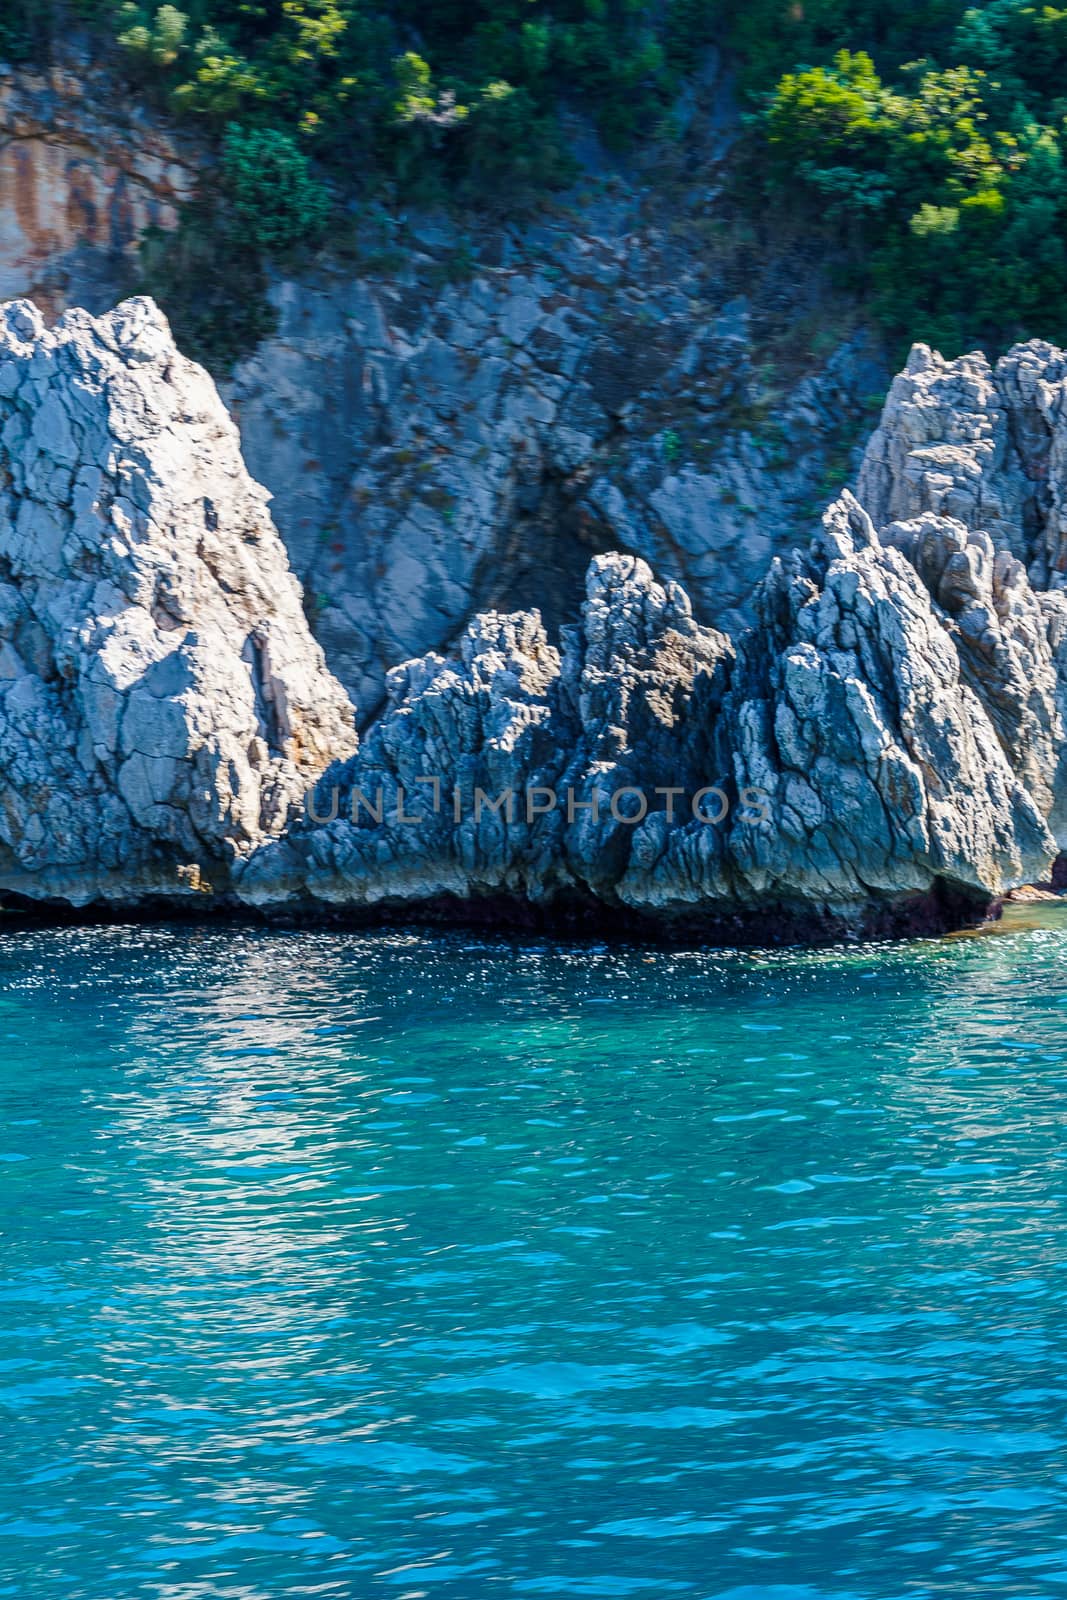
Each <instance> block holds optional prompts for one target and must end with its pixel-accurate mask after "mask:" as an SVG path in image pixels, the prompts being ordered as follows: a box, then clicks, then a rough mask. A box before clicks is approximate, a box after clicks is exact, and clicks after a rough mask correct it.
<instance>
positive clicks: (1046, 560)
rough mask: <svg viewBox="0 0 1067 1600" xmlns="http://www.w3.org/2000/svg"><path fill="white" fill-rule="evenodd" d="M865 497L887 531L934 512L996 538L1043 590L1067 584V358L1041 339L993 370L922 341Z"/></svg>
mask: <svg viewBox="0 0 1067 1600" xmlns="http://www.w3.org/2000/svg"><path fill="white" fill-rule="evenodd" d="M857 494H858V496H859V499H860V501H861V503H862V504H863V505H864V506H865V507H866V508H867V510H868V511H869V513H870V515H871V518H872V519H873V521H874V524H875V526H876V527H878V528H881V527H883V526H885V524H886V523H888V522H892V521H895V520H899V519H906V518H909V517H915V516H919V515H921V514H922V513H923V512H927V511H928V512H933V513H935V514H936V515H940V516H947V517H953V518H955V519H957V520H958V521H960V522H962V523H963V524H964V526H965V527H967V528H970V529H972V530H974V531H982V532H985V533H987V534H988V535H989V536H990V538H991V539H992V541H993V543H994V545H996V546H997V547H998V548H1002V549H1006V550H1010V551H1011V552H1012V554H1013V555H1015V556H1016V557H1017V558H1018V559H1019V560H1020V561H1022V562H1023V563H1024V564H1025V565H1026V567H1027V569H1028V571H1029V574H1030V578H1031V581H1032V583H1033V584H1034V587H1035V588H1037V589H1046V590H1057V589H1062V588H1064V587H1065V586H1067V356H1065V355H1064V353H1063V351H1062V350H1058V349H1057V348H1056V347H1055V345H1051V344H1047V343H1046V342H1045V341H1043V340H1040V339H1032V340H1031V341H1030V342H1029V343H1028V344H1019V345H1015V346H1014V347H1013V348H1012V349H1011V350H1009V351H1008V353H1007V354H1006V355H1004V356H1001V358H1000V360H999V361H998V362H997V363H996V365H995V366H990V364H989V362H988V360H987V359H986V357H985V356H984V355H983V354H982V353H981V351H975V352H973V353H972V354H970V355H965V356H960V357H959V358H958V359H957V360H955V361H946V360H945V359H944V357H942V356H940V355H938V354H937V352H936V351H932V350H931V349H930V348H929V346H927V345H924V344H917V345H915V346H914V347H913V348H912V352H911V355H910V356H909V358H908V363H907V366H906V367H905V369H904V371H903V372H902V373H900V374H899V375H898V376H897V377H896V378H895V379H894V380H893V383H892V386H891V388H890V391H889V396H888V398H887V400H886V404H885V409H884V411H883V413H882V419H881V423H880V425H879V427H878V428H877V429H876V431H875V433H874V434H873V436H872V438H871V441H870V443H869V445H868V446H867V450H866V453H865V455H864V458H863V463H862V466H861V468H860V473H859V480H858V485H857Z"/></svg>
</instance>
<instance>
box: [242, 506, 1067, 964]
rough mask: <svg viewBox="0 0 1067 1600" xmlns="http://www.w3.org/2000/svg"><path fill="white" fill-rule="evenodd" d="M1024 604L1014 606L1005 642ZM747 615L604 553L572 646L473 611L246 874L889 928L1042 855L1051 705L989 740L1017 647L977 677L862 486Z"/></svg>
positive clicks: (378, 898) (319, 887) (397, 675)
mask: <svg viewBox="0 0 1067 1600" xmlns="http://www.w3.org/2000/svg"><path fill="white" fill-rule="evenodd" d="M959 532H960V536H961V537H962V538H963V540H964V541H965V540H966V535H965V533H964V532H963V530H962V529H961V530H959ZM902 537H903V535H902ZM1000 577H1001V587H1002V588H1003V587H1004V585H1005V583H1006V582H1007V578H1008V575H1006V574H1003V573H1001V575H1000ZM1023 583H1025V580H1023ZM1035 607H1036V602H1033V597H1032V596H1028V603H1027V604H1024V603H1023V600H1022V598H1019V600H1018V604H1017V614H1016V618H1015V620H1014V621H1013V623H1012V625H1011V627H1013V628H1014V630H1015V631H1014V633H1013V634H1012V638H1011V643H1012V644H1014V645H1017V647H1018V648H1020V649H1021V648H1022V646H1021V643H1020V641H1021V639H1022V637H1023V635H1024V633H1025V626H1024V622H1023V621H1022V620H1020V619H1022V618H1026V619H1029V620H1030V621H1032V620H1033V616H1034V614H1035ZM757 609H758V621H757V624H756V625H755V627H754V628H753V629H752V630H750V631H749V632H748V633H746V634H745V635H744V636H743V637H742V639H741V640H740V642H739V645H738V649H737V653H736V657H735V652H734V649H733V647H732V646H731V645H730V643H729V641H728V640H727V639H726V638H725V637H724V636H723V635H721V634H719V633H716V632H715V631H714V630H710V629H706V628H703V627H701V626H700V625H699V624H697V623H696V622H694V620H693V617H692V611H691V607H690V605H689V602H688V600H687V598H686V596H685V595H684V593H682V591H680V590H679V589H678V588H677V587H676V586H674V585H667V586H662V585H660V584H659V583H657V582H656V580H655V579H654V577H653V575H652V573H651V571H650V570H649V568H648V567H647V566H646V565H645V564H644V563H643V562H640V561H635V560H634V559H633V558H631V557H621V556H603V557H598V558H597V559H595V560H594V561H593V563H592V565H591V567H590V571H589V576H588V580H587V598H586V602H585V607H584V616H583V623H582V626H581V628H580V629H577V628H575V629H568V630H565V631H564V635H563V639H562V649H561V650H560V651H559V652H557V651H556V650H555V649H554V648H553V647H552V646H551V645H550V643H549V641H548V639H547V638H546V635H545V632H544V629H543V627H542V626H541V622H540V618H539V617H538V616H537V615H536V614H518V615H514V616H500V615H496V614H493V615H490V616H488V617H482V618H479V619H478V620H477V621H476V622H475V623H473V624H472V625H471V627H470V628H469V629H468V630H467V633H466V635H465V637H464V641H463V646H462V650H461V655H460V660H459V661H458V662H449V661H445V660H444V659H442V658H440V657H430V658H428V659H424V660H422V661H419V662H415V663H411V664H410V665H409V666H407V667H405V668H403V669H399V670H398V671H396V672H394V673H393V674H392V675H391V677H390V680H389V690H390V698H391V704H390V708H389V710H388V711H387V713H386V714H385V716H384V717H383V718H382V719H381V721H380V722H379V723H378V724H377V726H376V727H375V728H374V730H373V731H372V733H371V734H370V736H369V737H368V738H367V740H366V742H365V744H364V745H363V747H362V749H361V750H360V752H359V753H358V755H357V756H356V757H355V758H354V759H353V760H352V761H351V762H349V763H347V764H346V765H344V766H343V767H342V768H340V769H335V770H334V771H332V772H330V773H327V774H326V776H325V778H324V780H323V782H322V783H321V784H320V786H319V789H318V792H317V795H316V798H315V800H314V803H313V805H312V808H311V814H310V815H309V816H308V817H307V818H306V819H305V821H304V823H303V824H302V825H299V826H297V827H295V828H294V829H292V830H291V831H290V833H289V834H288V836H287V837H286V839H285V840H283V841H281V842H280V843H278V844H274V845H271V846H268V847H266V848H265V849H263V850H261V851H259V852H257V853H256V854H255V855H254V856H252V857H251V858H250V859H249V860H248V861H247V863H246V864H245V865H244V866H243V868H242V870H241V874H240V879H239V884H238V892H239V893H240V895H241V896H242V898H244V899H246V900H248V901H250V902H252V903H257V904H271V905H277V904H278V903H285V902H289V903H291V904H295V905H297V906H304V907H306V906H311V905H315V904H319V905H334V906H336V905H345V906H353V905H355V906H367V905H372V904H381V903H383V902H384V903H386V904H388V903H392V904H396V903H398V902H405V901H410V900H427V899H431V898H433V897H438V896H451V897H453V898H458V899H460V900H464V901H468V902H470V901H474V902H477V901H478V900H479V899H484V898H485V897H487V896H507V897H511V898H514V899H521V900H524V901H528V902H534V903H541V902H545V901H557V902H561V903H563V904H567V903H568V902H574V901H578V902H579V903H582V902H585V903H590V902H593V903H599V904H601V905H602V906H605V907H607V908H615V911H616V913H618V914H622V915H626V914H628V913H634V914H637V915H639V916H641V917H647V918H655V919H658V920H659V921H660V923H661V924H667V925H670V924H671V923H672V922H679V921H681V922H683V923H691V922H693V921H694V920H699V921H701V922H702V923H704V924H705V925H711V926H719V927H731V928H734V929H736V928H738V927H743V926H744V925H745V924H746V923H747V924H748V925H749V926H753V925H758V926H760V927H762V928H764V930H765V929H766V925H767V918H768V917H773V918H774V919H777V923H778V927H779V931H781V930H790V931H796V930H798V929H803V930H806V931H808V932H809V933H810V932H811V931H812V930H813V929H814V930H818V929H822V930H824V931H827V930H830V929H832V928H837V929H841V928H844V927H850V928H860V927H864V926H867V927H870V926H880V925H885V923H886V920H887V919H888V921H889V922H891V921H892V918H893V916H894V915H898V916H903V917H906V916H907V914H908V911H909V908H910V909H911V911H912V912H915V911H917V909H918V908H920V907H923V906H929V904H930V901H931V898H932V897H936V895H937V894H938V893H942V894H943V893H944V892H945V891H948V892H949V893H950V894H952V895H954V896H956V897H957V901H961V900H962V901H965V900H967V899H970V900H971V901H972V902H973V903H974V904H976V905H977V904H981V903H984V902H985V901H987V900H988V899H989V898H991V897H992V896H994V895H996V894H999V893H1002V892H1003V891H1004V890H1006V889H1009V888H1011V887H1012V886H1013V885H1015V884H1017V883H1020V882H1025V881H1027V880H1028V879H1029V878H1032V877H1034V876H1039V875H1041V874H1042V873H1044V872H1046V871H1047V869H1048V867H1049V865H1050V863H1051V859H1052V856H1053V855H1054V853H1055V843H1054V840H1053V838H1052V837H1051V835H1050V833H1049V830H1048V828H1047V826H1046V823H1045V816H1046V814H1047V811H1048V809H1049V806H1050V804H1051V779H1052V776H1053V772H1052V769H1053V767H1054V763H1055V751H1056V749H1057V748H1058V746H1059V744H1060V743H1061V742H1062V734H1061V732H1060V729H1059V725H1058V723H1055V716H1056V713H1055V709H1054V706H1053V704H1052V702H1051V699H1050V700H1048V701H1047V702H1045V703H1044V704H1043V706H1042V707H1041V710H1042V711H1043V714H1044V717H1045V721H1046V724H1048V725H1047V726H1042V727H1040V728H1039V727H1038V726H1036V721H1037V719H1038V707H1037V705H1036V703H1035V707H1034V717H1035V726H1034V727H1033V728H1032V729H1030V730H1029V736H1028V737H1019V738H1018V739H1017V740H1016V741H1015V742H1014V743H1012V741H1011V740H1002V739H1001V738H1000V737H998V733H997V729H996V726H995V723H994V717H997V718H1000V717H1002V716H1003V710H1004V705H1005V703H1006V699H1007V696H1008V695H1009V694H1010V693H1011V692H1012V691H1013V690H1014V689H1016V688H1017V687H1018V685H1017V683H1016V681H1015V676H1014V675H1015V671H1016V668H1017V666H1018V661H1017V658H1016V656H1015V655H1014V654H1013V653H1012V648H1011V647H1010V645H1005V649H1004V658H1003V667H1004V672H1003V677H1004V678H1005V679H1006V683H1002V681H1001V675H998V673H997V672H996V671H995V670H993V669H992V668H990V669H989V670H988V671H986V672H985V673H984V674H983V673H977V672H972V670H971V668H970V666H969V665H968V663H967V661H966V659H965V650H964V649H961V648H960V646H959V644H958V642H957V641H958V640H959V641H963V640H964V639H965V637H966V636H965V635H964V634H963V632H962V631H961V630H960V628H959V623H958V619H952V618H950V615H949V613H948V612H947V611H945V610H944V609H943V608H942V607H941V606H940V605H939V604H938V603H936V602H935V601H934V600H933V599H932V597H931V594H930V592H929V590H928V588H927V586H926V584H925V583H924V581H923V580H922V579H921V578H920V576H919V573H918V572H917V571H916V569H915V567H914V566H913V565H911V564H910V563H909V561H907V560H906V559H905V558H904V556H903V554H902V553H901V552H900V550H898V549H896V548H893V547H892V546H889V547H887V546H884V545H883V544H882V543H881V542H880V541H879V539H878V537H877V535H876V534H875V532H874V529H873V526H872V524H871V522H870V519H869V518H868V517H867V515H866V514H865V512H864V511H863V510H862V509H861V508H860V507H859V505H858V504H857V503H856V501H855V500H854V499H852V497H851V496H848V495H846V496H844V497H843V498H842V499H841V500H839V501H838V502H836V503H835V505H833V506H832V507H831V508H830V510H829V512H828V513H827V514H826V517H825V519H824V525H823V528H822V531H821V532H820V534H819V535H818V536H817V537H816V539H815V540H814V541H813V543H812V546H811V549H810V550H809V551H808V552H807V553H806V554H804V555H795V556H793V557H791V558H790V559H789V560H787V561H785V562H782V561H777V560H776V561H775V562H774V563H773V564H772V567H771V569H770V572H769V573H768V575H767V577H766V579H765V581H764V583H763V584H762V586H761V588H760V591H759V595H758V598H757ZM1011 627H1009V628H1008V629H1007V630H1006V631H1007V632H1009V633H1011ZM1042 662H1043V666H1044V667H1045V668H1047V667H1048V664H1049V653H1048V649H1047V646H1046V647H1045V649H1044V654H1043V657H1042ZM1053 723H1055V730H1056V735H1057V737H1056V738H1055V739H1054V738H1053V734H1052V724H1053ZM1028 781H1029V782H1030V783H1031V784H1032V788H1033V792H1031V788H1028V786H1027V783H1028Z"/></svg>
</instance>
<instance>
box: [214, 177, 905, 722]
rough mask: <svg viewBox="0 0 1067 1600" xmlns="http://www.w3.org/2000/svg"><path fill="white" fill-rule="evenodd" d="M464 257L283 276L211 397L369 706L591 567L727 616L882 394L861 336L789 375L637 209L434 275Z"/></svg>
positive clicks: (739, 608) (730, 624)
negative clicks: (241, 446) (602, 564)
mask: <svg viewBox="0 0 1067 1600" xmlns="http://www.w3.org/2000/svg"><path fill="white" fill-rule="evenodd" d="M458 246H459V239H458V237H457V235H456V234H455V231H454V229H452V228H451V227H450V225H447V224H445V223H444V222H442V221H439V220H438V221H435V222H433V223H431V222H429V221H426V220H423V221H422V222H417V223H415V224H413V225H412V226H411V228H410V229H409V231H408V234H407V236H406V238H405V249H404V255H403V259H402V265H400V266H398V267H397V268H395V269H394V271H393V274H392V276H391V278H390V279H388V280H382V279H381V278H377V277H370V276H368V277H363V278H360V277H356V278H354V279H353V278H352V276H351V274H350V273H349V274H346V275H345V277H344V278H341V277H339V276H328V275H324V276H322V277H320V279H319V280H318V281H315V282H312V283H302V284H297V283H290V284H285V285H279V286H278V287H277V288H276V290H275V293H274V299H275V304H276V309H277V312H278V331H277V333H276V335H275V336H274V337H273V338H271V339H269V340H267V341H266V342H265V343H264V344H263V345H261V346H260V348H259V349H258V350H257V352H256V353H255V355H254V356H253V357H252V358H250V359H249V360H248V361H246V362H244V363H243V364H241V365H240V366H239V367H238V369H237V371H236V372H235V374H234V377H233V379H232V381H231V382H230V383H228V384H227V385H226V386H225V388H224V392H225V394H226V397H227V399H228V400H229V402H230V403H231V404H232V406H233V409H234V412H235V415H236V416H237V417H238V419H239V422H240V426H241V432H242V437H243V439H244V442H245V450H246V453H247V458H248V462H249V466H250V468H251V470H252V472H253V473H254V474H255V475H256V477H258V478H260V479H262V481H263V482H264V483H265V484H266V485H267V486H268V487H269V488H270V489H271V490H272V492H273V494H274V497H275V500H274V504H275V514H276V516H277V519H278V525H279V527H280V528H281V530H282V532H283V535H284V537H285V539H286V543H287V545H288V548H289V551H290V554H291V558H292V560H293V564H294V567H295V568H296V570H297V572H298V574H299V575H300V577H301V579H302V580H303V582H304V584H305V587H306V589H307V591H308V594H309V597H310V600H311V602H312V606H313V615H314V619H315V628H316V632H317V634H318V636H319V638H320V639H321V640H322V642H323V644H324V645H325V647H326V649H327V651H328V653H329V655H330V659H331V662H332V663H333V665H334V669H335V671H337V673H338V675H339V676H340V677H341V678H342V679H343V681H344V682H345V683H346V685H347V686H348V687H349V689H350V690H351V692H352V694H353V696H354V698H355V699H356V701H357V704H358V705H359V706H360V707H361V709H362V711H363V713H364V715H366V714H369V713H370V712H371V711H373V710H375V709H376V708H377V707H378V705H379V704H380V702H381V699H382V696H383V693H384V685H385V679H386V675H387V673H388V672H389V670H390V668H391V667H393V666H395V665H397V664H399V663H401V662H403V661H404V660H406V659H408V658H409V657H410V656H411V655H413V654H421V653H423V652H424V651H426V650H428V649H434V650H440V649H442V648H446V647H448V646H449V645H450V644H451V643H452V642H453V640H454V639H456V638H457V637H458V635H459V634H460V633H461V632H462V630H463V628H464V626H465V625H466V623H467V621H468V619H469V618H470V617H471V616H472V614H475V613H476V612H477V611H478V610H480V609H484V608H486V607H494V608H504V609H509V608H512V607H515V606H520V607H521V606H529V605H537V606H538V608H539V609H540V610H541V611H542V614H543V615H544V616H545V618H546V621H547V622H549V623H550V624H551V625H552V626H556V625H558V624H559V623H560V622H564V621H571V620H574V619H576V617H577V615H578V610H579V606H580V603H581V597H582V584H583V574H584V569H585V567H586V565H587V563H588V561H589V559H590V557H591V556H592V555H593V554H595V553H597V552H604V551H608V550H623V551H625V552H627V553H629V554H631V555H635V556H638V557H640V558H642V559H644V560H646V561H648V562H649V563H650V564H651V565H652V566H653V567H654V569H655V570H656V572H657V573H659V574H660V575H661V576H662V577H665V578H670V579H673V580H675V581H677V582H681V583H683V584H684V585H685V587H686V589H687V592H688V593H689V595H690V597H691V599H692V601H693V605H694V609H695V611H696V613H697V615H698V616H699V617H700V619H701V620H702V621H703V622H705V623H713V624H715V625H716V626H719V627H726V628H737V627H740V626H743V625H744V624H745V623H746V622H748V621H750V620H751V618H752V615H753V597H754V594H755V590H756V587H757V585H758V583H759V581H760V579H761V578H762V576H763V573H764V572H765V570H766V567H767V563H768V561H769V560H770V558H771V556H772V555H773V554H775V553H776V552H777V551H781V550H784V549H788V548H789V546H790V544H791V543H793V542H794V541H795V540H796V538H797V537H803V538H806V537H808V536H809V535H810V533H811V531H812V530H813V529H814V528H815V527H816V526H817V523H818V516H819V513H820V511H821V509H822V505H823V504H824V503H825V499H826V487H827V484H828V482H830V481H832V479H833V475H834V472H835V471H841V469H842V464H843V463H844V464H847V463H848V461H849V451H850V447H851V446H852V444H853V443H854V442H855V441H856V439H857V438H858V437H859V436H860V434H861V432H862V430H863V426H864V420H865V417H866V415H867V411H866V408H867V406H868V405H869V403H870V399H871V396H872V394H873V395H874V397H875V401H876V402H877V400H878V398H879V397H880V395H881V393H882V392H883V391H884V387H885V382H886V374H884V372H883V370H882V367H881V365H880V363H879V361H878V360H877V359H876V358H875V355H874V354H873V353H872V352H871V351H870V350H869V349H868V347H867V344H866V342H865V341H864V339H863V338H862V337H861V336H856V337H854V338H852V339H843V340H842V341H841V342H840V344H839V345H838V347H837V348H836V350H835V351H834V352H833V353H832V354H831V355H830V356H829V358H827V359H825V360H824V361H823V362H822V363H813V362H811V361H810V360H809V361H808V363H807V370H806V371H805V370H804V364H803V363H801V372H802V373H803V375H801V373H798V372H794V373H792V374H791V375H790V376H789V377H788V378H785V377H783V375H782V374H781V373H779V372H777V371H776V370H775V368H774V366H773V364H772V363H771V362H770V361H769V360H764V361H761V360H760V359H759V353H758V344H757V340H756V334H755V331H754V328H753V323H754V321H756V320H757V318H756V315H755V312H754V310H753V308H752V306H751V304H750V301H749V300H748V299H747V298H746V297H744V296H737V295H733V296H731V294H730V292H729V289H730V287H731V275H730V274H723V273H721V272H716V271H715V269H714V265H713V263H710V262H709V261H708V259H707V258H706V255H705V253H704V252H703V251H702V250H701V248H700V244H699V241H694V239H693V238H692V237H691V236H689V235H687V234H686V233H684V232H683V233H682V234H681V235H680V236H679V235H678V234H675V233H673V232H668V231H667V229H666V227H665V226H663V225H657V223H651V224H650V223H649V222H648V221H647V220H646V219H644V218H642V216H641V215H640V214H638V215H634V201H633V197H632V196H629V197H627V199H626V200H625V201H623V200H618V199H616V200H603V201H601V202H600V203H599V204H598V205H595V206H594V205H589V206H588V207H587V208H578V207H575V208H574V209H573V210H572V211H570V212H568V213H567V214H566V215H565V216H564V217H563V218H561V219H557V221H556V222H555V223H554V225H552V226H549V225H547V224H543V225H538V226H536V227H532V226H531V227H527V228H525V229H521V230H520V229H513V230H505V232H504V233H503V235H502V236H501V237H498V238H496V239H494V240H491V241H486V242H485V243H484V245H483V251H484V255H485V256H489V255H491V254H495V256H496V257H497V258H498V259H497V261H496V264H490V263H489V261H487V260H484V259H483V260H482V261H480V262H479V263H478V264H477V265H474V266H471V265H470V264H468V265H467V266H466V268H465V269H464V271H463V274H462V277H461V280H460V281H458V282H448V281H445V282H444V283H441V282H440V278H441V276H442V275H443V274H447V273H448V272H449V263H450V260H451V259H452V258H454V255H455V252H456V251H457V248H458Z"/></svg>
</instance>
